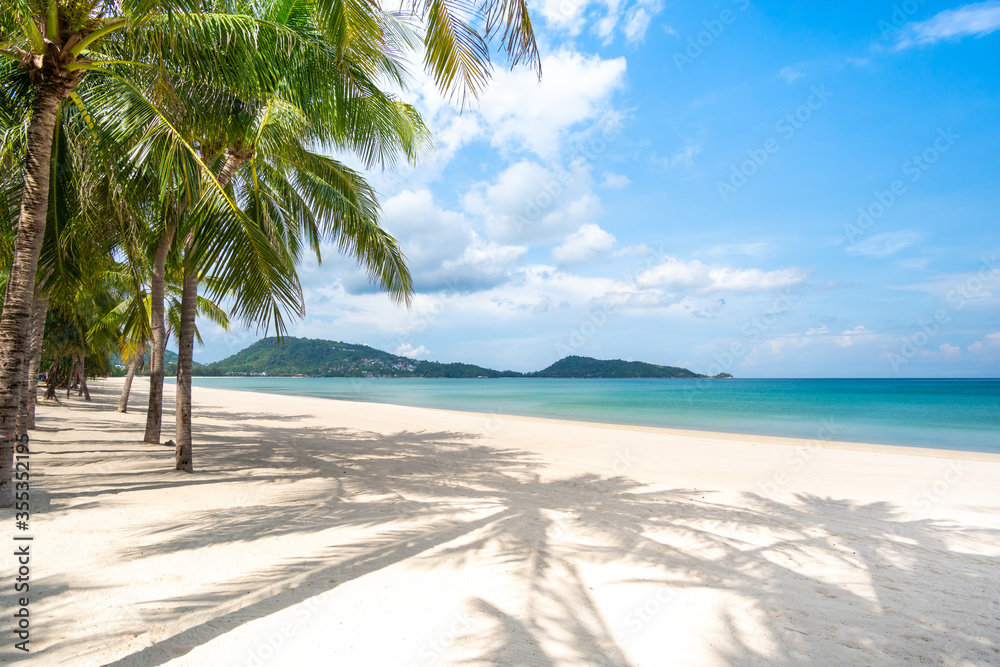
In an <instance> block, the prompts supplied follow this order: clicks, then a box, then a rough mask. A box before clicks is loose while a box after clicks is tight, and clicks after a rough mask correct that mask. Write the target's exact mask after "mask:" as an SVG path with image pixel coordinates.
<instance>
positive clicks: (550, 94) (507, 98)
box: [477, 51, 626, 158]
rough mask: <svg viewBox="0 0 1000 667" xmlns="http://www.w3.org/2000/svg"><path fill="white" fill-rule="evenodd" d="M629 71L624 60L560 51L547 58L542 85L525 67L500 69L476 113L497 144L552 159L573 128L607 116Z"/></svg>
mask: <svg viewBox="0 0 1000 667" xmlns="http://www.w3.org/2000/svg"><path fill="white" fill-rule="evenodd" d="M625 67H626V65H625V59H624V58H615V59H613V60H603V59H602V58H600V57H599V56H596V55H594V56H588V55H583V54H581V53H578V52H575V51H559V52H557V53H554V54H552V55H550V56H547V57H545V58H544V59H543V60H542V69H543V71H544V72H545V76H544V78H543V79H542V81H541V82H539V81H538V79H537V78H536V77H535V74H534V72H532V71H529V70H525V69H523V68H522V69H516V70H512V71H507V70H498V71H497V72H496V73H495V75H494V78H493V82H492V83H491V84H490V87H489V89H488V90H487V91H486V93H485V94H484V95H483V97H482V101H481V103H480V104H479V109H478V111H477V113H478V114H479V115H480V116H481V117H482V119H483V121H484V123H485V125H486V126H487V128H488V132H489V137H490V142H491V143H492V144H493V145H494V146H496V147H499V148H515V149H526V150H529V151H532V152H534V153H536V154H537V155H540V156H542V157H544V158H553V157H555V156H557V155H558V154H559V152H560V139H562V138H563V136H564V135H565V133H566V132H567V131H568V130H569V129H570V128H572V127H573V126H575V125H578V124H580V123H584V122H588V121H589V122H595V121H597V120H598V119H600V118H602V117H603V116H605V114H606V113H607V111H608V110H609V106H608V104H609V99H610V97H611V95H612V93H614V92H615V91H616V90H618V89H619V88H621V87H622V86H623V85H624V83H625Z"/></svg>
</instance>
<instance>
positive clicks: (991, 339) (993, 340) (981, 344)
mask: <svg viewBox="0 0 1000 667" xmlns="http://www.w3.org/2000/svg"><path fill="white" fill-rule="evenodd" d="M987 347H1000V331H998V332H996V333H991V334H989V335H987V336H985V337H983V339H982V340H977V341H976V342H975V343H973V344H972V345H970V346H969V347H967V348H966V349H967V350H969V352H982V351H983V350H984V349H985V348H987Z"/></svg>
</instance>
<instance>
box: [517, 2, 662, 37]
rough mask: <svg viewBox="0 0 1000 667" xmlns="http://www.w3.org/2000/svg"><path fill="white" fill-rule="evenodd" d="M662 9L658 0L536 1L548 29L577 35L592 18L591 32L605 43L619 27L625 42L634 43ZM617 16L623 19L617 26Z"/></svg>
mask: <svg viewBox="0 0 1000 667" xmlns="http://www.w3.org/2000/svg"><path fill="white" fill-rule="evenodd" d="M591 7H593V9H591ZM533 9H535V8H533ZM662 9H663V5H662V3H661V2H660V0H638V1H637V2H634V3H632V4H631V5H628V3H626V2H622V0H596V1H591V0H540V2H539V6H538V7H537V10H536V11H537V13H538V14H539V15H540V16H541V17H542V18H543V19H544V20H545V23H546V25H547V26H548V27H549V28H550V29H553V30H556V31H558V32H562V33H565V34H567V35H570V36H576V35H579V34H580V33H581V32H582V31H583V30H584V28H585V27H586V26H587V20H588V19H592V20H593V24H592V26H591V29H590V30H591V32H592V33H594V34H595V35H597V36H598V37H600V38H601V40H602V41H603V42H604V43H605V44H610V43H611V42H612V41H613V40H614V37H615V33H616V30H618V29H619V28H620V30H621V33H622V35H623V36H624V37H625V41H626V42H628V43H629V44H638V43H640V42H642V41H643V39H644V38H645V36H646V31H647V30H648V29H649V24H650V22H651V21H652V19H653V18H654V17H655V16H656V15H657V14H659V13H660V11H661V10H662ZM601 10H603V11H601ZM619 17H624V19H625V20H624V22H623V23H622V24H621V26H619V23H618V19H619Z"/></svg>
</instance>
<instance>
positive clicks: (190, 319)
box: [174, 153, 249, 472]
mask: <svg viewBox="0 0 1000 667" xmlns="http://www.w3.org/2000/svg"><path fill="white" fill-rule="evenodd" d="M248 158H249V155H248V154H244V153H238V154H237V153H230V154H229V156H227V157H226V162H225V164H223V165H222V170H221V171H220V172H219V178H218V181H219V185H221V186H222V187H223V188H225V187H226V186H227V185H229V181H231V180H232V178H233V175H234V174H235V173H236V171H237V170H238V169H239V168H240V165H241V164H243V161H244V160H246V159H248ZM185 245H186V246H188V247H190V245H191V237H190V236H189V237H188V240H187V242H186V243H185ZM182 290H183V291H182V292H181V323H180V331H178V333H177V397H176V399H175V405H176V407H175V408H174V415H175V420H176V427H175V433H174V439H175V440H176V444H175V449H174V454H175V456H176V459H177V461H176V466H175V467H176V469H177V470H183V471H184V472H194V460H193V458H192V451H191V444H192V443H191V373H192V372H193V371H194V336H195V327H194V323H195V315H196V313H197V310H198V273H197V270H196V269H195V267H192V266H187V267H185V268H184V286H183V288H182Z"/></svg>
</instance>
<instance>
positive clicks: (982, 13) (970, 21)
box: [896, 0, 1000, 49]
mask: <svg viewBox="0 0 1000 667" xmlns="http://www.w3.org/2000/svg"><path fill="white" fill-rule="evenodd" d="M998 29H1000V0H990V1H989V2H976V3H972V4H968V5H963V6H961V7H958V8H957V9H949V10H946V11H943V12H941V13H939V14H936V15H934V16H932V17H931V18H929V19H928V20H926V21H921V22H919V23H913V24H911V25H910V26H908V28H907V29H906V30H905V31H904V32H903V34H902V35H901V36H900V38H899V41H898V42H897V44H896V48H897V49H905V48H907V47H910V46H917V45H924V44H934V43H936V42H940V41H943V40H949V39H952V40H957V39H961V38H963V37H969V36H975V37H982V36H983V35H988V34H990V33H991V32H995V31H996V30H998Z"/></svg>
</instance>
